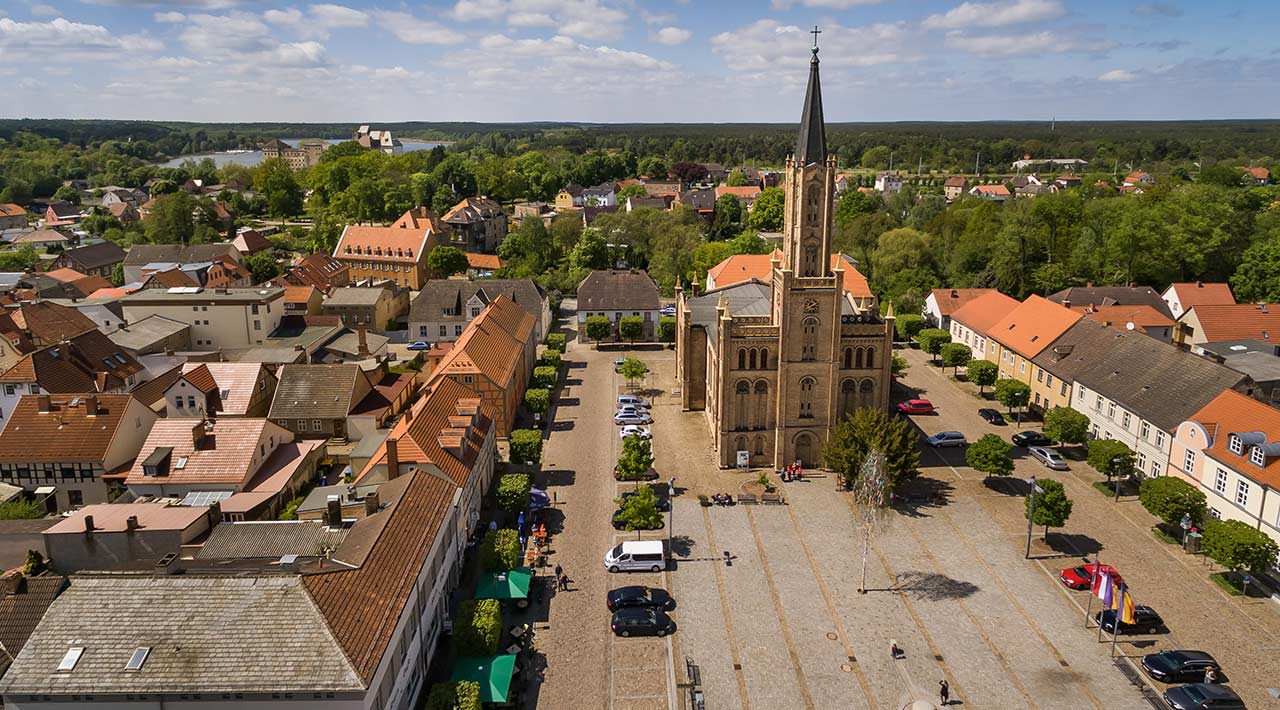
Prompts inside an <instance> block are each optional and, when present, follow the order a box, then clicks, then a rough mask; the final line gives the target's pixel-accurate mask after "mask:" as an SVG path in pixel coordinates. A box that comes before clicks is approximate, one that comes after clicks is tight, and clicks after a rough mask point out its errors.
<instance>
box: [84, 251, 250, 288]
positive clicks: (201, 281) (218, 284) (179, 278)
mask: <svg viewBox="0 0 1280 710" xmlns="http://www.w3.org/2000/svg"><path fill="white" fill-rule="evenodd" d="M162 276H167V277H169V278H166V279H158V278H153V277H162ZM142 279H143V280H142V288H175V287H180V286H200V287H201V288H211V289H212V288H249V287H250V286H252V285H253V275H252V274H251V273H250V272H249V270H248V269H246V268H245V267H244V266H242V265H241V264H240V262H238V261H236V260H234V259H232V258H230V257H218V258H216V259H214V260H212V261H198V262H189V263H183V264H171V263H167V262H157V263H152V264H147V265H145V266H143V267H142ZM108 285H110V284H108Z"/></svg>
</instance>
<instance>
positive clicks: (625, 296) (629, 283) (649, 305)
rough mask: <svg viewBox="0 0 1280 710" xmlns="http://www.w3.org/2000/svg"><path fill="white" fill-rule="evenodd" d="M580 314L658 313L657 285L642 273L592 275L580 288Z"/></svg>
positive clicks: (594, 272)
mask: <svg viewBox="0 0 1280 710" xmlns="http://www.w3.org/2000/svg"><path fill="white" fill-rule="evenodd" d="M578 310H579V311H656V310H658V284H656V283H654V281H653V279H652V278H651V277H650V276H649V274H646V273H645V272H643V271H623V270H621V269H608V270H596V271H592V272H591V273H590V274H587V278H585V279H583V280H582V283H581V284H579V285H578Z"/></svg>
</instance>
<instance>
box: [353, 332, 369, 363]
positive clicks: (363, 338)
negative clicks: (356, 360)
mask: <svg viewBox="0 0 1280 710" xmlns="http://www.w3.org/2000/svg"><path fill="white" fill-rule="evenodd" d="M356 335H357V336H358V337H359V338H360V350H359V351H357V354H358V355H360V357H368V356H369V339H368V336H367V335H366V334H365V328H364V326H360V327H359V328H357V329H356Z"/></svg>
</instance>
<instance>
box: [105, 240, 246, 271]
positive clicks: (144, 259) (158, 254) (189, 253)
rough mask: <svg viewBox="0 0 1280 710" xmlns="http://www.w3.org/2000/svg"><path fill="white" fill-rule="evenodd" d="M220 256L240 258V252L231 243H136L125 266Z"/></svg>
mask: <svg viewBox="0 0 1280 710" xmlns="http://www.w3.org/2000/svg"><path fill="white" fill-rule="evenodd" d="M220 256H229V257H231V258H233V259H235V260H237V261H239V260H240V252H239V251H238V250H237V249H236V248H235V247H234V246H232V245H231V244H189V245H186V246H184V245H182V244H134V245H133V246H131V247H129V252H128V253H127V254H126V255H125V257H124V263H125V266H143V265H145V264H150V263H152V262H156V261H166V262H173V263H179V264H185V263H193V262H198V261H213V260H214V259H216V258H217V257H220Z"/></svg>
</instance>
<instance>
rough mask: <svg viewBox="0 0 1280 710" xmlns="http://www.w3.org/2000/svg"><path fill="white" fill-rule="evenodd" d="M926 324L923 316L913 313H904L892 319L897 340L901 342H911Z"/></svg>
mask: <svg viewBox="0 0 1280 710" xmlns="http://www.w3.org/2000/svg"><path fill="white" fill-rule="evenodd" d="M926 325H928V322H926V321H925V319H924V316H919V315H916V314H914V313H904V314H902V315H900V316H898V317H897V318H895V319H894V323H893V328H894V330H896V331H897V332H898V338H899V339H901V340H911V339H912V338H915V337H916V336H917V335H919V334H920V331H922V330H924V328H925V326H926Z"/></svg>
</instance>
